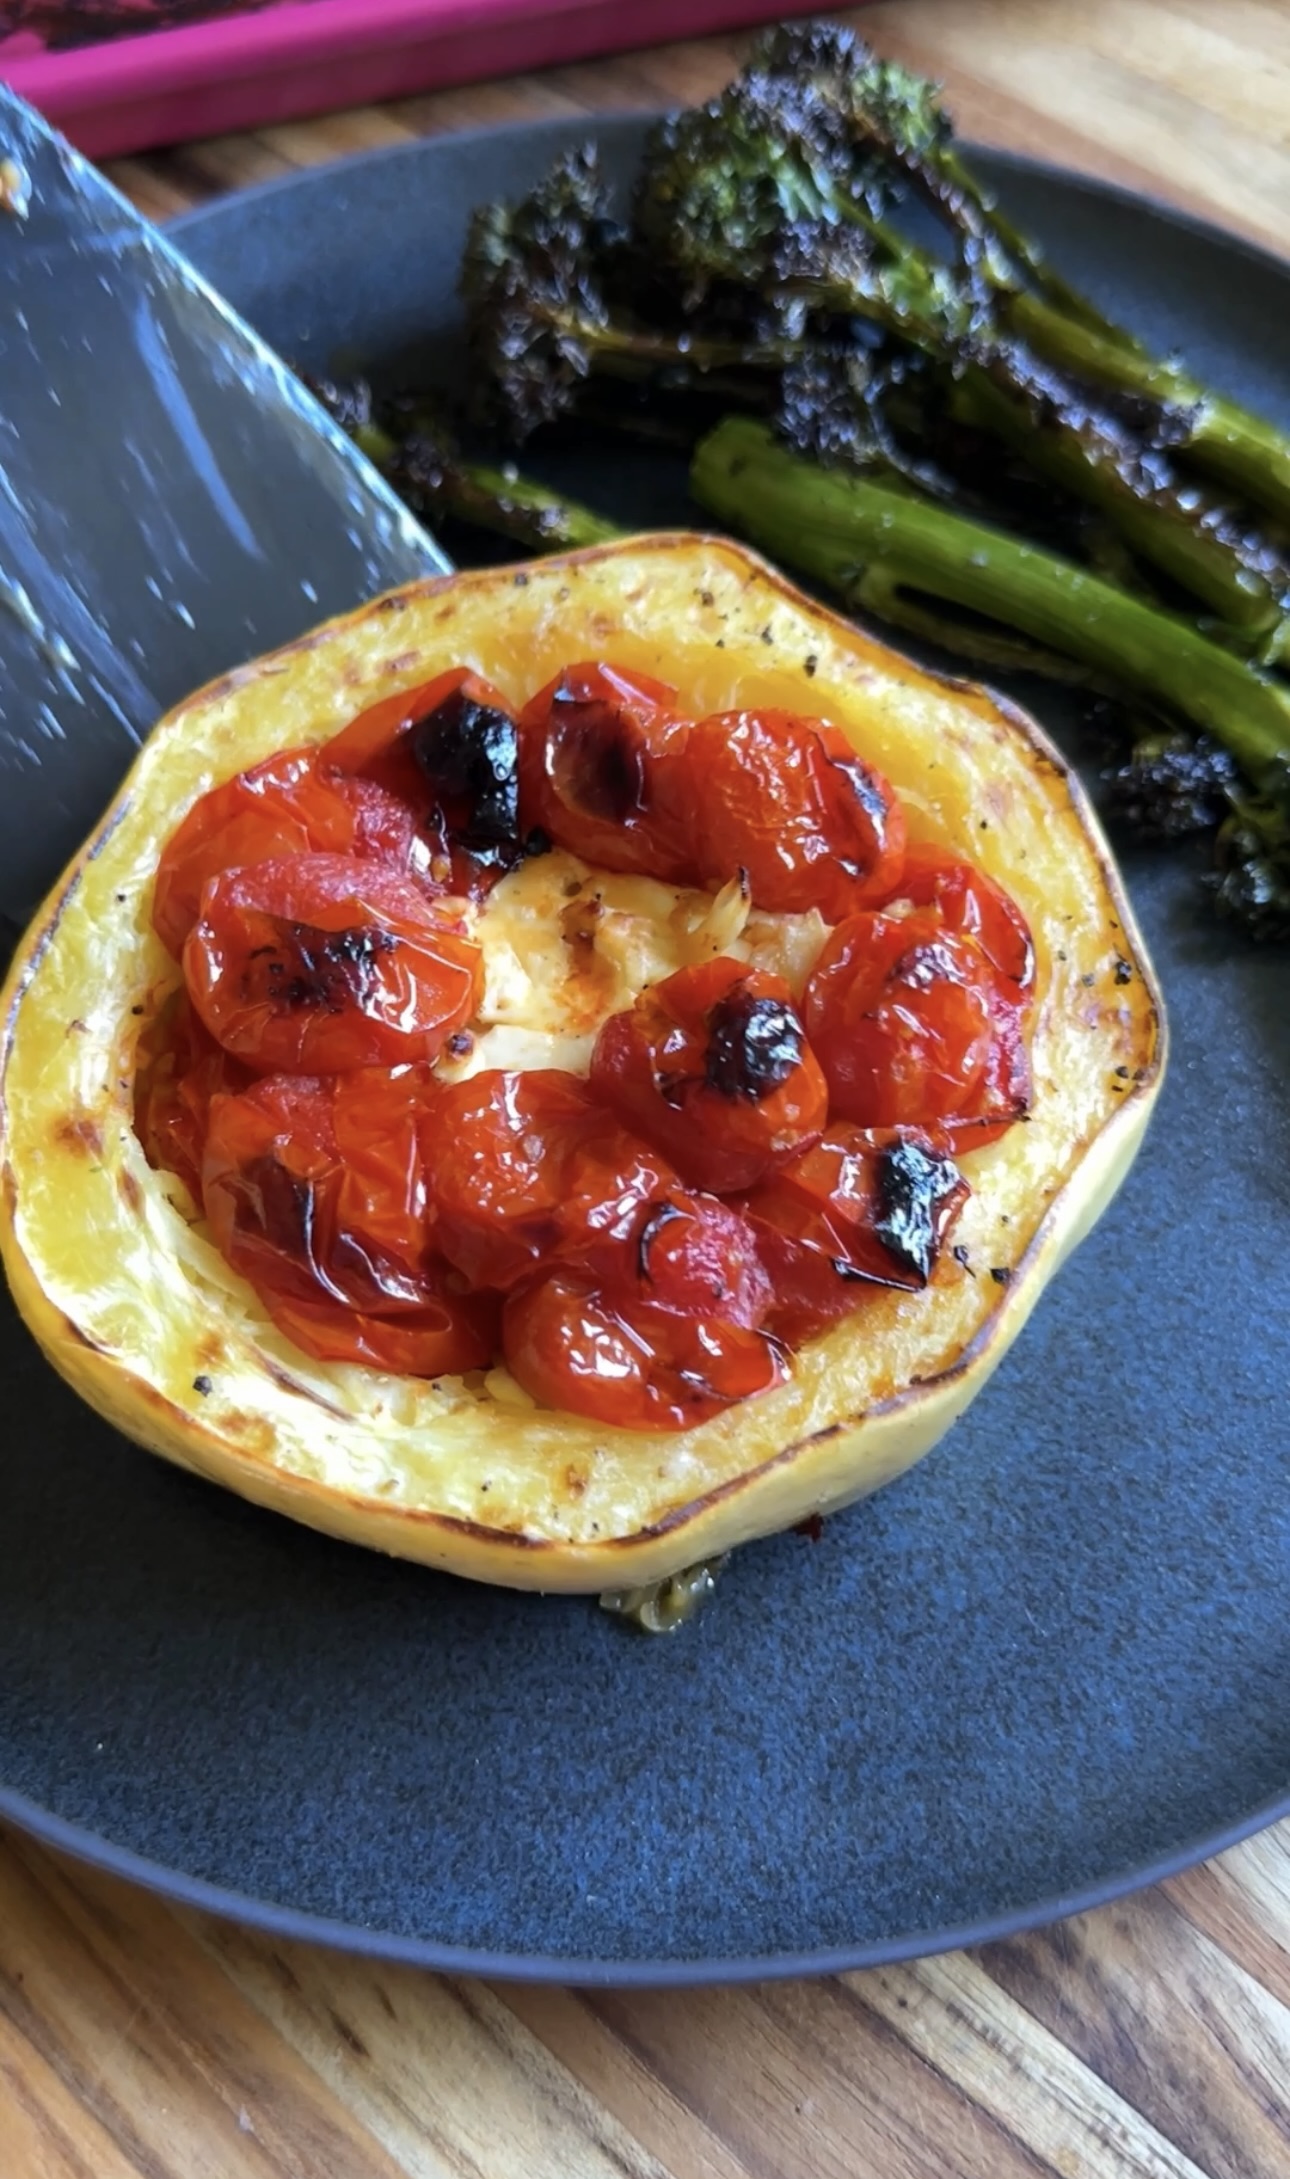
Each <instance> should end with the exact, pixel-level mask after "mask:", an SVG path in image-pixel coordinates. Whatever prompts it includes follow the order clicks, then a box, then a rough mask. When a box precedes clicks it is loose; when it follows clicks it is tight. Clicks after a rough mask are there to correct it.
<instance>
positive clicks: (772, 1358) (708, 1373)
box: [502, 1271, 788, 1430]
mask: <svg viewBox="0 0 1290 2179" xmlns="http://www.w3.org/2000/svg"><path fill="white" fill-rule="evenodd" d="M502 1351H503V1354H504V1355H505V1358H506V1363H507V1366H508V1368H509V1369H510V1371H511V1374H512V1376H513V1377H514V1378H515V1379H516V1380H517V1382H518V1383H519V1384H521V1385H522V1386H523V1387H524V1389H525V1391H526V1392H528V1393H530V1394H531V1395H532V1397H533V1398H534V1399H535V1400H539V1401H540V1402H541V1403H542V1404H543V1406H546V1407H553V1408H557V1409H558V1408H564V1409H566V1410H567V1411H569V1412H571V1413H573V1414H575V1415H587V1416H589V1417H590V1418H591V1419H592V1420H593V1421H596V1422H603V1423H609V1424H616V1425H617V1426H618V1428H619V1429H624V1430H688V1429H692V1428H693V1427H694V1426H695V1425H696V1424H697V1423H701V1422H707V1421H708V1420H709V1419H710V1418H711V1417H712V1416H713V1415H719V1414H720V1413H721V1412H722V1411H723V1409H725V1408H727V1407H730V1406H732V1405H733V1404H735V1403H736V1402H737V1401H740V1400H749V1399H754V1398H756V1396H757V1395H758V1394H759V1393H762V1392H769V1391H770V1390H772V1388H773V1387H774V1386H775V1385H778V1384H782V1383H783V1382H784V1379H785V1377H786V1376H787V1374H788V1372H787V1365H786V1363H785V1361H784V1357H783V1353H782V1351H781V1349H780V1348H779V1346H778V1345H777V1344H776V1342H775V1341H774V1340H773V1339H770V1338H768V1337H767V1336H766V1334H765V1333H763V1332H760V1331H745V1330H741V1329H740V1328H739V1327H738V1326H735V1325H730V1324H720V1323H713V1322H710V1321H706V1320H703V1321H700V1320H696V1319H694V1318H689V1317H679V1316H669V1315H666V1314H665V1313H664V1312H663V1311H661V1310H650V1309H646V1308H637V1309H635V1310H634V1311H633V1312H632V1313H631V1315H630V1317H629V1316H628V1315H627V1314H625V1313H620V1311H619V1310H617V1309H615V1308H613V1307H612V1306H611V1305H610V1303H609V1302H608V1300H607V1299H606V1297H605V1296H604V1294H603V1293H602V1292H601V1291H600V1289H599V1288H598V1287H597V1286H596V1284H595V1282H594V1280H592V1279H589V1278H587V1277H585V1276H580V1275H579V1274H578V1273H577V1272H568V1271H549V1272H546V1273H544V1274H542V1275H539V1276H538V1277H537V1278H535V1279H533V1280H531V1281H530V1282H529V1283H528V1284H527V1285H525V1286H523V1287H521V1288H519V1289H518V1291H517V1292H516V1293H514V1294H512V1295H511V1296H510V1298H509V1300H508V1301H507V1303H506V1307H505V1309H504V1311H503V1314H502Z"/></svg>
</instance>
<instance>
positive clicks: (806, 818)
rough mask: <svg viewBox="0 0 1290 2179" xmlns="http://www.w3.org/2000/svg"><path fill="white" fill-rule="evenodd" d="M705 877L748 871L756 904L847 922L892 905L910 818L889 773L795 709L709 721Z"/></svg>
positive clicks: (695, 765)
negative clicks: (795, 713)
mask: <svg viewBox="0 0 1290 2179" xmlns="http://www.w3.org/2000/svg"><path fill="white" fill-rule="evenodd" d="M686 758H687V762H688V764H689V766H690V770H691V776H692V779H693V792H694V801H693V815H692V824H693V827H694V831H695V849H696V855H697V859H698V863H699V869H700V874H701V876H702V877H703V878H704V879H706V880H708V881H710V882H711V883H713V884H717V885H720V884H722V883H724V881H725V880H726V879H727V878H730V877H733V876H734V873H735V872H736V870H740V869H742V870H745V871H746V872H747V874H748V879H749V882H750V884H751V886H752V897H753V900H754V902H755V903H756V905H757V907H759V908H766V909H773V910H782V911H785V912H787V913H791V914H806V913H807V912H808V911H809V910H810V909H812V908H818V910H819V912H820V914H821V915H822V916H823V917H824V920H825V922H826V923H840V922H841V921H842V920H843V918H844V917H846V916H850V915H854V914H856V912H857V911H858V910H859V909H861V908H868V907H871V906H874V905H876V904H877V903H879V902H881V901H884V900H888V899H890V897H891V895H892V894H893V893H894V892H895V891H896V889H897V887H898V886H899V883H900V878H901V872H902V870H903V867H904V860H905V818H904V812H903V810H902V809H901V807H900V804H899V802H898V801H897V799H896V796H895V794H894V792H893V790H892V788H891V786H890V785H889V784H888V782H887V781H886V780H885V779H884V778H883V776H882V774H881V772H879V771H877V770H875V768H874V767H873V766H872V765H870V764H866V763H865V762H864V761H863V759H862V758H861V757H859V756H858V755H857V753H856V750H855V748H854V746H853V745H852V743H851V742H850V741H848V739H847V737H846V735H845V734H843V733H842V732H841V730H840V729H839V728H838V727H836V726H830V725H828V724H827V722H825V721H824V720H821V719H799V718H795V717H794V716H793V714H792V713H791V712H787V711H722V712H714V713H712V714H711V715H710V716H709V717H707V718H705V719H700V720H699V721H698V723H697V725H696V726H695V728H694V730H693V733H692V735H691V737H690V740H689V743H688V745H687V749H686Z"/></svg>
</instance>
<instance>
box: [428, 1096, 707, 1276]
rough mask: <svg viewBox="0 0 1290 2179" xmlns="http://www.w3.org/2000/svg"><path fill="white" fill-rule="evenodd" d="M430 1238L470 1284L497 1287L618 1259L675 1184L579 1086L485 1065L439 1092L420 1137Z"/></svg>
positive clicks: (660, 1161) (654, 1156)
mask: <svg viewBox="0 0 1290 2179" xmlns="http://www.w3.org/2000/svg"><path fill="white" fill-rule="evenodd" d="M425 1157H426V1169H427V1173H428V1176H429V1188H430V1202H431V1209H432V1215H433V1220H434V1234H435V1241H436V1245H437V1247H438V1248H439V1249H441V1251H442V1252H443V1254H444V1255H445V1256H446V1257H447V1258H448V1260H449V1262H450V1263H453V1264H455V1265H456V1266H457V1268H458V1269H459V1270H460V1271H461V1272H462V1273H463V1274H464V1275H465V1277H466V1278H467V1279H468V1280H469V1282H470V1284H471V1285H472V1286H494V1287H498V1288H500V1289H503V1290H505V1289H507V1288H509V1287H512V1286H514V1285H515V1284H516V1282H517V1281H518V1280H520V1279H522V1278H526V1277H528V1276H530V1275H531V1274H532V1273H533V1272H534V1271H535V1270H537V1269H538V1267H539V1266H540V1265H541V1264H543V1263H560V1262H574V1263H578V1264H580V1265H584V1266H585V1265H587V1264H590V1263H594V1264H595V1265H596V1266H597V1267H598V1268H599V1269H604V1268H605V1267H606V1266H607V1265H608V1264H610V1263H612V1262H613V1261H614V1260H615V1259H617V1258H618V1257H620V1256H625V1255H629V1254H630V1253H631V1252H632V1251H633V1250H634V1249H635V1245H636V1241H637V1236H638V1232H639V1229H640V1225H641V1221H642V1217H643V1213H644V1210H645V1207H646V1206H647V1205H649V1204H650V1203H653V1202H655V1201H656V1200H657V1199H658V1198H659V1197H660V1196H662V1195H663V1194H664V1192H665V1191H666V1190H667V1189H668V1188H669V1187H670V1186H672V1185H673V1184H674V1182H675V1179H676V1175H675V1173H674V1172H673V1170H672V1168H671V1166H670V1165H669V1164H668V1162H667V1160H666V1159H665V1158H662V1157H660V1156H659V1155H658V1153H657V1152H656V1151H654V1150H651V1149H650V1147H649V1146H648V1144H646V1143H644V1142H641V1141H640V1140H639V1139H637V1138H636V1137H634V1136H632V1135H631V1134H629V1132H628V1131H627V1129H626V1128H624V1127H623V1125H622V1123H621V1122H620V1121H619V1120H618V1119H617V1118H616V1116H615V1115H614V1114H613V1113H611V1112H609V1111H607V1110H606V1109H605V1107H604V1106H603V1105H602V1104H601V1103H600V1102H599V1101H598V1099H597V1098H596V1097H595V1096H594V1095H593V1094H592V1092H591V1090H590V1089H589V1088H588V1086H587V1084H586V1083H585V1082H582V1081H580V1080H579V1079H578V1078H577V1077H576V1076H575V1075H571V1074H566V1073H564V1072H562V1071H561V1070H559V1069H557V1068H541V1067H538V1068H532V1069H530V1070H529V1071H528V1072H527V1073H523V1074H517V1073H508V1072H503V1071H501V1070H498V1069H490V1070H487V1071H486V1072H484V1073H481V1074H477V1075H473V1076H470V1077H469V1078H468V1079H467V1080H466V1081H464V1082H457V1083H453V1084H452V1085H451V1086H450V1087H449V1088H446V1089H444V1090H443V1091H442V1093H441V1095H440V1097H439V1099H438V1102H437V1103H436V1105H435V1108H434V1111H433V1114H432V1116H431V1122H430V1128H429V1132H428V1134H427V1137H426V1142H425Z"/></svg>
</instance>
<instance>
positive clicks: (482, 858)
mask: <svg viewBox="0 0 1290 2179" xmlns="http://www.w3.org/2000/svg"><path fill="white" fill-rule="evenodd" d="M326 749H327V756H328V758H329V760H330V761H331V763H332V764H334V765H338V766H339V767H340V768H341V769H342V770H344V771H347V772H354V773H358V774H359V775H361V777H362V778H364V779H366V780H372V781H375V782H376V784H377V785H378V786H381V787H384V788H385V789H387V790H388V792H389V793H391V794H394V795H397V796H398V797H399V798H400V800H401V801H403V802H404V803H405V804H407V805H408V806H409V807H410V809H411V810H412V811H413V812H414V814H415V818H416V822H417V825H418V828H419V830H420V833H421V835H422V837H423V838H424V839H425V840H426V841H427V842H428V843H429V845H430V848H431V852H432V869H433V871H434V874H435V876H436V877H438V878H439V879H441V880H442V881H443V882H444V883H451V884H452V885H453V886H454V887H460V888H461V889H462V890H474V889H476V884H477V881H478V880H479V879H480V877H481V876H486V875H487V874H488V873H491V874H492V875H494V876H495V875H496V874H497V872H498V871H499V870H500V869H504V868H506V867H507V866H508V865H509V864H511V863H513V862H514V861H515V860H516V859H517V857H518V855H519V853H520V830H519V768H518V742H517V733H516V724H515V719H514V717H513V715H512V713H511V711H510V709H509V707H508V705H507V703H506V701H505V699H504V698H503V697H502V696H500V695H499V694H498V692H497V690H496V689H495V688H494V687H493V685H492V683H491V681H486V680H485V679H484V677H483V675H482V674H478V673H472V672H471V671H470V669H469V667H466V666H454V667H453V668H452V669H451V670H450V671H449V672H447V673H441V674H439V675H437V676H436V678H435V679H434V680H433V681H426V682H423V683H422V684H421V686H420V687H419V688H414V689H405V690H404V691H403V692H402V694H400V695H397V696H386V697H383V698H382V699H381V701H380V702H379V703H376V704H372V705H371V706H370V707H369V708H368V709H367V710H366V711H363V712H360V713H359V715H358V717H357V718H356V719H352V720H351V721H350V724H349V725H348V726H347V727H345V728H344V729H343V730H342V732H341V733H339V734H337V735H335V736H334V737H333V739H332V740H331V741H330V742H328V743H327V745H326Z"/></svg>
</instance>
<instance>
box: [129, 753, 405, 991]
mask: <svg viewBox="0 0 1290 2179" xmlns="http://www.w3.org/2000/svg"><path fill="white" fill-rule="evenodd" d="M296 855H357V856H359V857H361V858H363V859H365V860H366V859H368V858H371V859H373V860H375V861H379V862H385V863H388V864H389V865H390V866H391V868H392V869H395V870H399V871H404V872H409V873H418V874H419V873H420V872H421V871H422V870H423V869H424V867H425V864H426V855H425V853H424V852H423V851H419V850H418V842H417V837H416V827H415V824H414V822H413V817H412V812H411V810H410V809H409V808H408V806H407V804H406V803H405V802H402V801H400V800H399V799H398V798H397V797H396V796H394V795H392V794H388V793H386V792H385V790H384V789H383V788H381V787H380V786H378V785H376V784H375V783H374V782H372V781H370V780H365V779H355V778H352V777H351V776H350V775H349V774H348V773H346V772H344V771H340V770H338V769H336V767H335V766H333V765H331V764H329V763H328V762H327V761H326V758H325V756H324V755H323V754H322V753H321V752H320V751H319V750H317V749H289V750H286V751H284V753H283V754H282V755H281V756H277V757H270V758H268V760H267V761H266V762H265V763H263V764H257V765H254V766H253V767H252V768H251V769H250V770H249V771H246V772H239V773H238V775H237V777H236V778H235V779H230V780H226V781H225V783H224V785H223V786H220V787H212V788H211V790H210V792H209V793H208V794H204V795H202V796H201V798H200V800H199V801H197V802H195V803H194V804H193V807H192V808H191V809H190V810H189V812H188V815H187V816H186V817H185V818H184V820H183V822H182V824H181V825H179V826H178V828H177V829H176V831H175V832H174V833H173V834H172V835H171V837H170V839H169V840H168V841H167V843H166V847H165V849H164V851H163V853H162V857H161V861H160V863H159V864H158V867H157V880H156V886H155V888H154V892H153V904H152V922H153V928H154V930H155V931H156V933H157V936H158V938H159V939H160V940H161V943H162V945H163V946H165V947H166V949H167V951H168V952H169V953H171V954H173V955H174V957H175V959H176V960H178V959H179V956H180V954H181V953H182V952H183V948H184V941H185V939H186V938H187V936H188V933H189V932H190V931H191V929H192V927H193V925H194V923H195V922H196V921H197V916H198V911H199V909H200V906H201V898H202V894H203V892H204V890H205V888H206V886H207V885H208V884H209V883H210V881H211V879H212V878H216V877H219V876H220V875H221V874H222V873H223V872H224V871H226V870H236V869H242V868H245V867H246V866H248V865H250V864H253V863H264V862H285V861H287V860H288V859H289V858H291V857H293V856H296Z"/></svg>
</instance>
